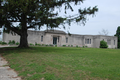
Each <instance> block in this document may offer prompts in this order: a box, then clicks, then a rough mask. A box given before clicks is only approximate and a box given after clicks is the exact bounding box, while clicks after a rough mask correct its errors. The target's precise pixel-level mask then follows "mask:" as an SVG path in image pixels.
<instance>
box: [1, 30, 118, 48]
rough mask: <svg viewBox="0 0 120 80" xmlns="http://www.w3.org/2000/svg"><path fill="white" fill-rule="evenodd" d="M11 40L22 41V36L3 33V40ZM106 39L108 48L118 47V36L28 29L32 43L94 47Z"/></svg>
mask: <svg viewBox="0 0 120 80" xmlns="http://www.w3.org/2000/svg"><path fill="white" fill-rule="evenodd" d="M9 40H15V42H20V36H19V35H17V34H15V33H9V34H7V33H3V38H2V41H4V42H7V43H8V42H9ZM101 40H104V41H106V42H107V44H108V48H117V37H115V36H104V35H78V34H71V35H68V34H66V33H65V32H64V31H59V30H45V31H32V30H28V43H29V44H30V43H32V44H35V43H37V44H45V45H50V44H51V45H57V46H63V45H66V46H79V47H83V46H87V47H93V48H99V46H100V41H101Z"/></svg>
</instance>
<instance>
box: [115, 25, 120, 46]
mask: <svg viewBox="0 0 120 80" xmlns="http://www.w3.org/2000/svg"><path fill="white" fill-rule="evenodd" d="M115 36H117V37H118V44H117V47H118V48H120V26H118V28H117V31H116V34H115Z"/></svg>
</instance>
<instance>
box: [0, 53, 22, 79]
mask: <svg viewBox="0 0 120 80" xmlns="http://www.w3.org/2000/svg"><path fill="white" fill-rule="evenodd" d="M0 80H21V78H20V77H18V76H17V73H16V72H15V71H14V70H13V69H11V68H10V67H9V66H7V61H6V60H5V59H4V58H3V57H1V55H0Z"/></svg>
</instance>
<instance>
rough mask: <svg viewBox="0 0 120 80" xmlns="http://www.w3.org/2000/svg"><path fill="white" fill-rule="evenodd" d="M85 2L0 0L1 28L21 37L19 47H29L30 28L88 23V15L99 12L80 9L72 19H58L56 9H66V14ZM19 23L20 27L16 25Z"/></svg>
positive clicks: (69, 0) (95, 8) (72, 0)
mask: <svg viewBox="0 0 120 80" xmlns="http://www.w3.org/2000/svg"><path fill="white" fill-rule="evenodd" d="M83 1H84V0H0V3H1V5H0V26H3V25H4V27H5V30H6V31H8V32H9V31H13V32H15V33H17V34H18V35H20V45H19V47H28V41H27V36H28V34H27V30H28V29H29V28H39V29H40V28H41V27H42V26H43V25H46V27H47V28H54V27H55V28H56V27H58V26H59V25H60V24H62V23H65V22H66V23H68V24H69V25H70V23H71V22H73V21H75V22H82V23H83V24H84V23H85V22H86V16H87V15H93V14H95V12H97V11H98V8H97V7H96V6H95V7H93V8H91V7H89V8H84V9H78V15H77V16H74V15H71V16H70V17H58V15H59V12H55V9H60V8H62V7H64V9H65V13H66V12H67V10H68V9H70V10H71V11H74V10H73V7H72V6H71V3H74V5H80V4H81V3H83ZM14 23H17V24H19V25H14Z"/></svg>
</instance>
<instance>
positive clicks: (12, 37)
mask: <svg viewBox="0 0 120 80" xmlns="http://www.w3.org/2000/svg"><path fill="white" fill-rule="evenodd" d="M10 40H11V41H12V40H14V41H15V42H20V36H19V35H17V34H11V33H9V34H8V33H3V41H4V42H6V43H8V42H9V41H10Z"/></svg>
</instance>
